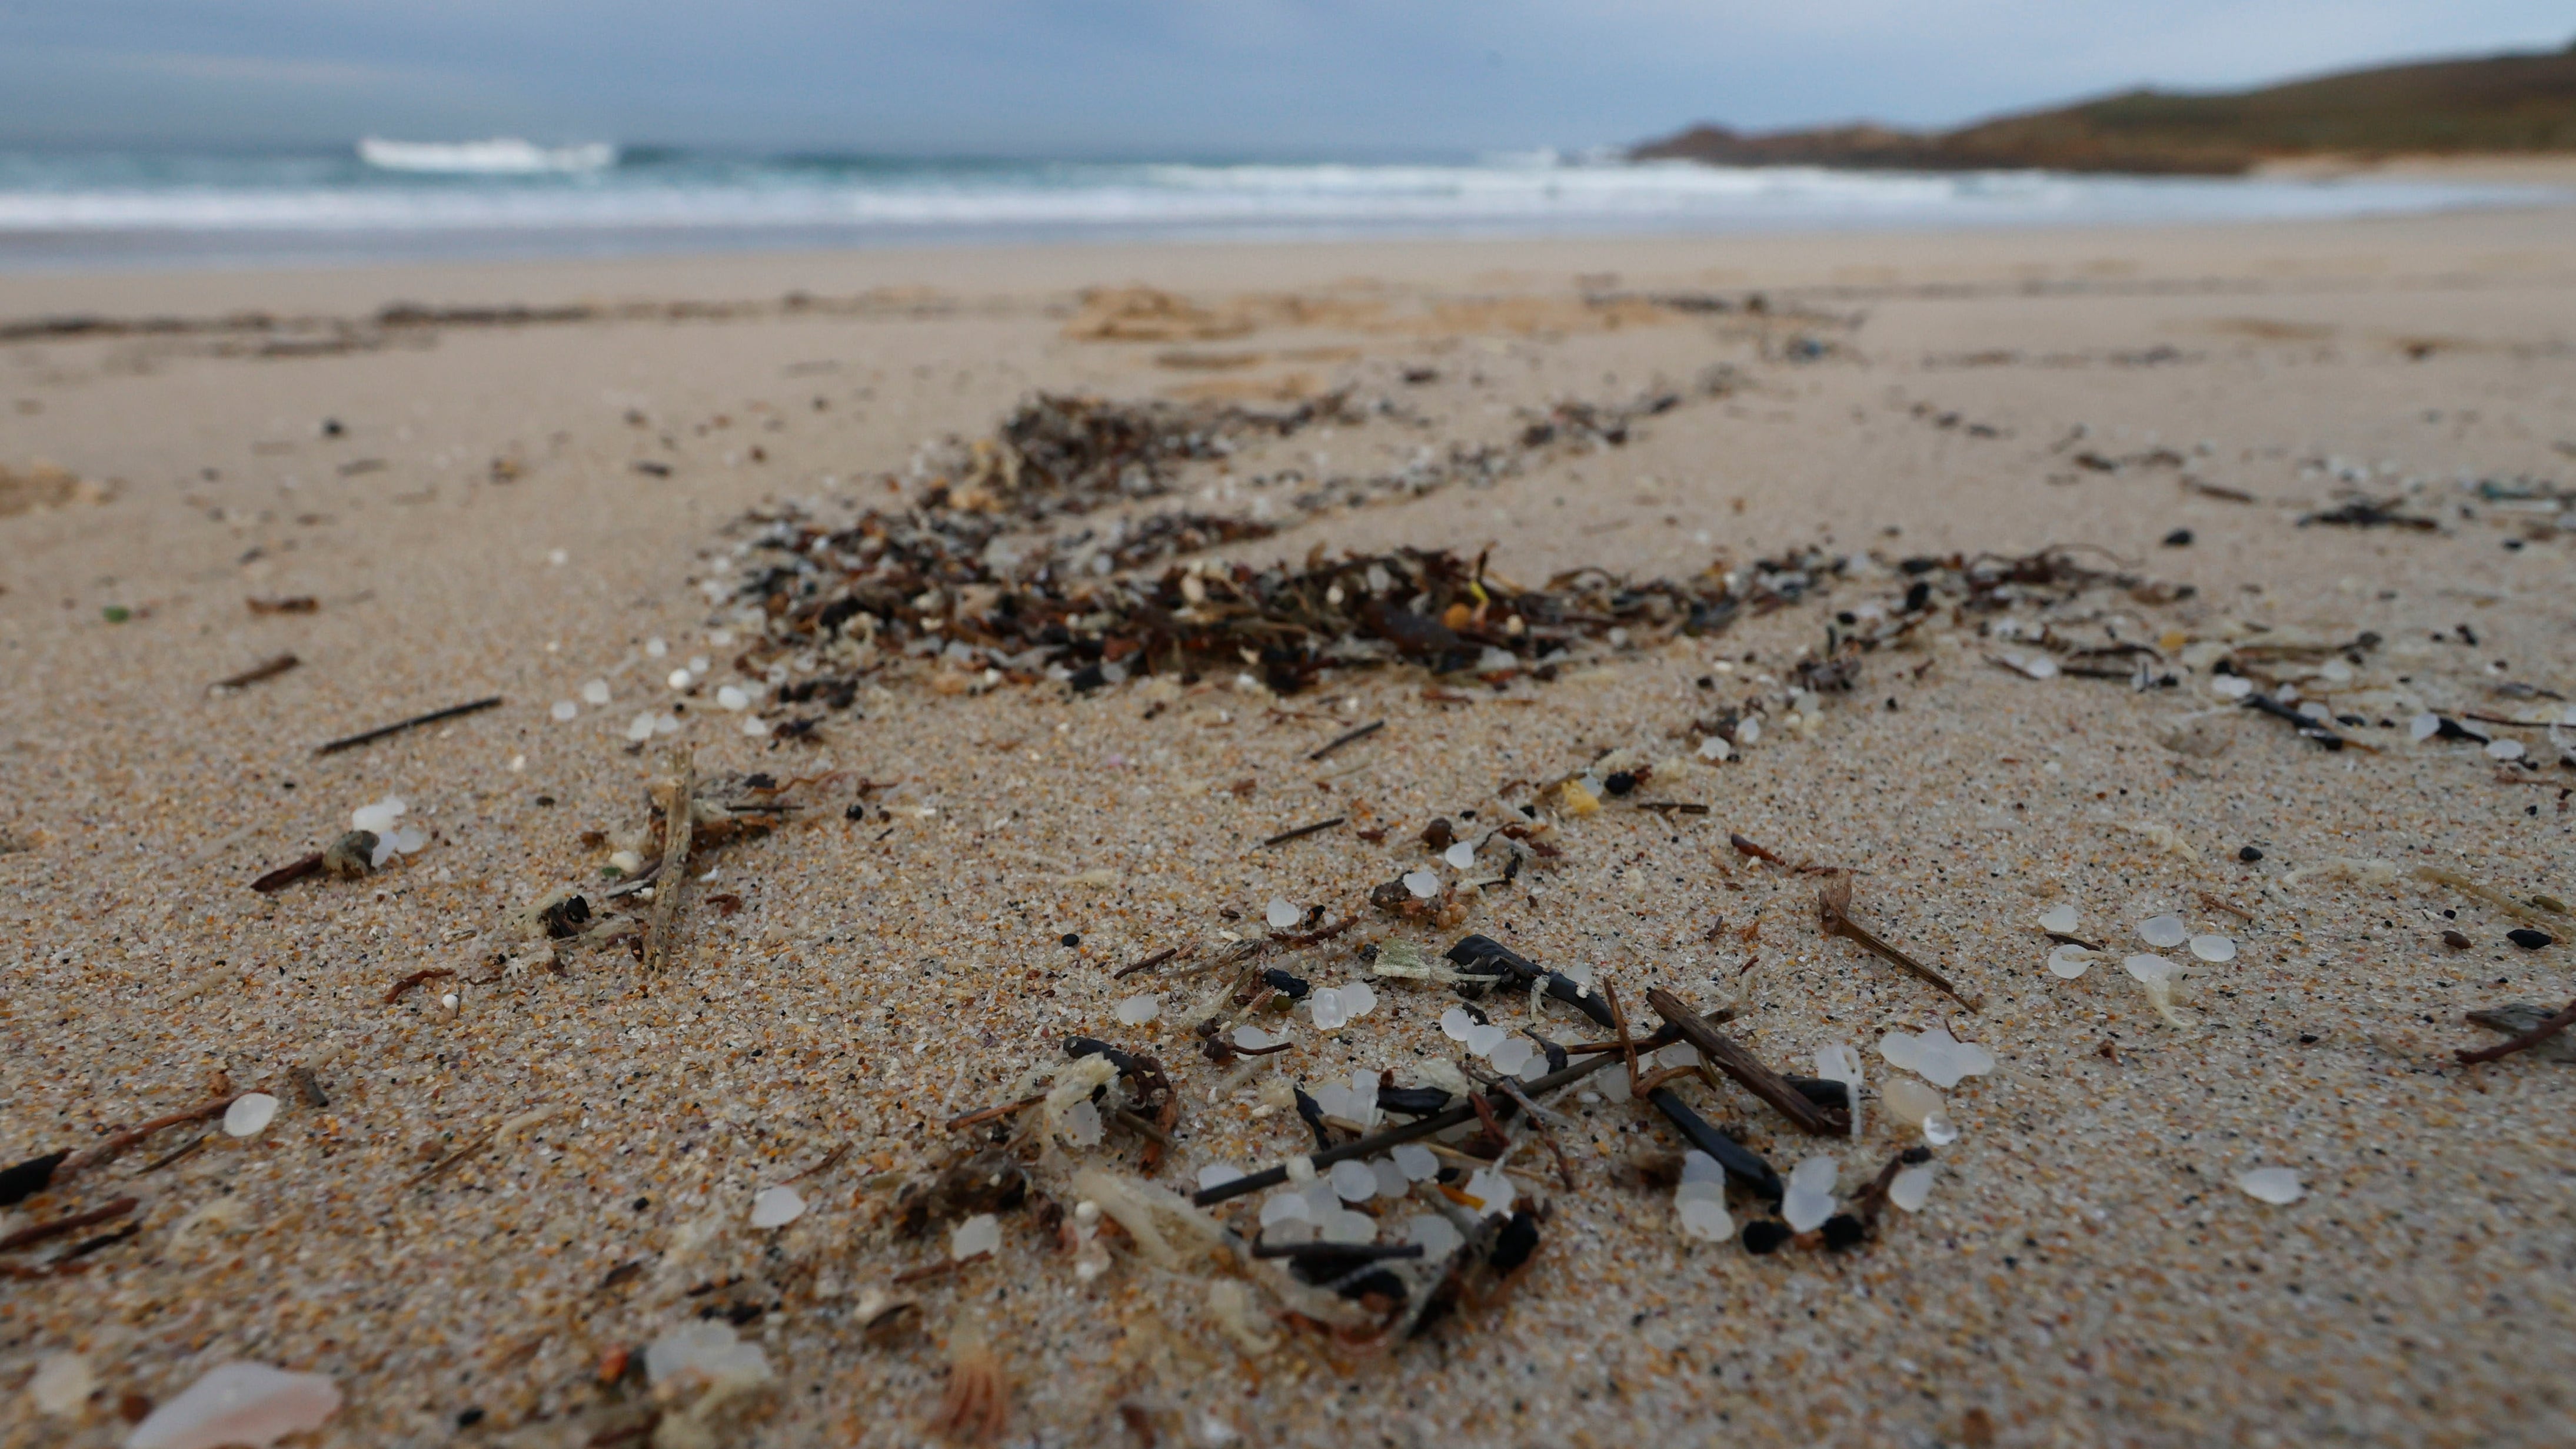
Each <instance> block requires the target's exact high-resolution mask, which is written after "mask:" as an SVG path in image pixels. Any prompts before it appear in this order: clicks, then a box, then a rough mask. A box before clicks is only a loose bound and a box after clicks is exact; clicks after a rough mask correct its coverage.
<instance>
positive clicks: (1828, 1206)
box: [1780, 1155, 1842, 1233]
mask: <svg viewBox="0 0 2576 1449" xmlns="http://www.w3.org/2000/svg"><path fill="white" fill-rule="evenodd" d="M1841 1172H1842V1164H1841V1163H1839V1162H1836V1161H1835V1160H1834V1159H1833V1158H1832V1157H1831V1156H1829V1155H1828V1156H1817V1157H1810V1158H1808V1159H1807V1160H1806V1161H1804V1162H1801V1163H1799V1164H1798V1165H1797V1166H1796V1167H1795V1168H1792V1169H1791V1170H1790V1172H1789V1190H1788V1192H1787V1193H1786V1194H1784V1195H1783V1196H1782V1197H1781V1199H1780V1216H1781V1218H1782V1219H1783V1220H1784V1221H1786V1222H1787V1223H1788V1224H1789V1231H1791V1232H1793V1233H1811V1232H1814V1231H1815V1230H1816V1229H1818V1228H1821V1227H1823V1226H1824V1225H1825V1219H1827V1218H1829V1217H1832V1216H1833V1215H1834V1179H1835V1178H1836V1177H1837V1176H1839V1175H1840V1174H1841Z"/></svg>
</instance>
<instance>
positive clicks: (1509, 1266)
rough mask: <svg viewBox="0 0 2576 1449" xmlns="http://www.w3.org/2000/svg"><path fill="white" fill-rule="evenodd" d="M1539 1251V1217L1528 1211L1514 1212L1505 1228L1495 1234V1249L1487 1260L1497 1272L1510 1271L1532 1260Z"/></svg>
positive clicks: (1486, 1256)
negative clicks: (1532, 1256)
mask: <svg viewBox="0 0 2576 1449" xmlns="http://www.w3.org/2000/svg"><path fill="white" fill-rule="evenodd" d="M1537 1251H1538V1219H1536V1218H1534V1217H1532V1216H1530V1215H1529V1214H1528V1213H1514V1214H1512V1217H1511V1221H1509V1222H1507V1223H1505V1224H1503V1230H1502V1231H1501V1232H1499V1233H1496V1234H1495V1235H1494V1250H1493V1251H1492V1252H1490V1253H1488V1254H1486V1255H1485V1261H1486V1262H1487V1263H1489V1264H1491V1265H1492V1266H1493V1269H1494V1271H1495V1272H1497V1273H1510V1272H1512V1271H1514V1270H1515V1269H1517V1268H1519V1267H1520V1265H1522V1264H1523V1263H1526V1262H1528V1261H1529V1260H1530V1256H1531V1255H1532V1254H1534V1253H1536V1252H1537Z"/></svg>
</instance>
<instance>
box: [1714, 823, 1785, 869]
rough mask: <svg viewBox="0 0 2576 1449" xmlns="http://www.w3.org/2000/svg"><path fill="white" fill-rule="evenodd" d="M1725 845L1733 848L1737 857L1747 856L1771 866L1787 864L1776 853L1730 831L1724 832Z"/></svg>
mask: <svg viewBox="0 0 2576 1449" xmlns="http://www.w3.org/2000/svg"><path fill="white" fill-rule="evenodd" d="M1726 843H1727V844H1729V845H1732V846H1734V847H1735V853H1736V854H1738V855H1749V856H1751V857H1753V858H1754V859H1755V860H1767V861H1769V862H1771V863H1772V864H1773V865H1787V864H1788V863H1789V862H1787V861H1785V860H1783V859H1781V858H1780V853H1779V852H1778V851H1775V850H1771V849H1769V848H1767V847H1765V846H1763V845H1760V844H1758V843H1756V842H1754V841H1751V840H1748V839H1746V838H1745V837H1744V836H1742V835H1740V834H1737V833H1736V832H1735V831H1732V830H1730V831H1728V832H1726Z"/></svg>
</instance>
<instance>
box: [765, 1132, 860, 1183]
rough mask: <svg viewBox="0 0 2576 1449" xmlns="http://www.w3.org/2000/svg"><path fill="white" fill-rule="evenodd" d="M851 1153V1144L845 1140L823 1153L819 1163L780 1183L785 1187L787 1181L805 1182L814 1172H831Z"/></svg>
mask: <svg viewBox="0 0 2576 1449" xmlns="http://www.w3.org/2000/svg"><path fill="white" fill-rule="evenodd" d="M849 1155H850V1144H848V1143H846V1142H844V1143H842V1144H841V1145H840V1146H838V1147H835V1148H833V1149H832V1150H831V1151H829V1152H827V1153H825V1154H823V1160H822V1161H820V1162H818V1163H815V1164H814V1165H813V1166H812V1167H809V1168H807V1169H805V1170H804V1171H803V1172H800V1173H798V1174H796V1175H795V1176H794V1177H791V1178H788V1179H786V1181H785V1182H782V1183H780V1184H779V1185H780V1186H781V1187H784V1186H786V1184H787V1183H789V1182H803V1181H804V1180H805V1179H807V1178H809V1177H812V1176H813V1175H814V1174H816V1173H818V1172H829V1171H830V1170H831V1169H832V1168H833V1167H834V1166H835V1165H836V1164H838V1163H839V1162H840V1160H841V1159H842V1158H844V1157H847V1156H849Z"/></svg>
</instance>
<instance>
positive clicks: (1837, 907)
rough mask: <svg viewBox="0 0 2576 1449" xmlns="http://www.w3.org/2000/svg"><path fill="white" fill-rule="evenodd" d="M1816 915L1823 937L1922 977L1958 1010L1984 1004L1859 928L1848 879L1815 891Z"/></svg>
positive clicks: (1863, 928) (1946, 979)
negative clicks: (1849, 944)
mask: <svg viewBox="0 0 2576 1449" xmlns="http://www.w3.org/2000/svg"><path fill="white" fill-rule="evenodd" d="M1816 912H1817V914H1818V915H1819V916H1821V917H1822V918H1823V921H1824V928H1825V934H1826V935H1828V936H1841V937H1843V938H1844V939H1846V940H1850V941H1856V942H1858V943H1859V944H1860V946H1861V948H1862V949H1863V950H1866V951H1868V952H1869V953H1870V954H1871V955H1873V956H1876V957H1878V958H1879V959H1881V960H1884V961H1890V962H1893V963H1895V964H1896V965H1897V966H1900V967H1902V968H1904V969H1905V970H1907V971H1910V972H1912V973H1914V974H1915V975H1917V976H1920V977H1922V978H1923V979H1924V980H1926V981H1929V982H1931V983H1932V984H1933V985H1934V986H1937V987H1939V988H1941V990H1942V991H1943V992H1944V993H1945V994H1947V995H1948V996H1949V998H1950V999H1951V1000H1953V1001H1956V1002H1957V1003H1959V1004H1960V1005H1961V1006H1964V1007H1966V1008H1968V1009H1969V1010H1970V1011H1978V1010H1981V1009H1983V1007H1984V1005H1985V1003H1984V1002H1983V1001H1982V1000H1980V999H1978V998H1976V997H1973V996H1968V995H1964V994H1962V993H1961V992H1960V990H1959V988H1958V987H1956V986H1954V985H1952V984H1951V982H1950V978H1949V977H1947V976H1944V975H1942V974H1941V973H1940V972H1938V971H1935V970H1933V969H1932V968H1931V967H1929V966H1926V965H1924V964H1923V963H1922V962H1920V961H1917V960H1915V959H1914V958H1913V957H1911V956H1908V955H1906V954H1905V953H1904V952H1902V951H1899V950H1898V949H1896V948H1895V947H1894V946H1891V945H1889V944H1888V943H1887V942H1885V941H1883V940H1881V939H1879V937H1878V936H1877V935H1876V934H1874V933H1873V932H1871V931H1870V930H1869V929H1868V928H1867V927H1865V926H1863V925H1861V924H1860V923H1859V922H1858V921H1855V920H1853V919H1852V918H1851V877H1849V876H1838V877H1836V878H1835V879H1834V881H1833V883H1832V884H1830V885H1828V886H1826V887H1825V888H1824V889H1823V890H1821V891H1818V892H1817V893H1816Z"/></svg>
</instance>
